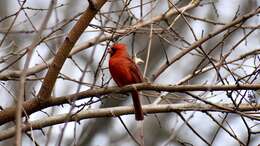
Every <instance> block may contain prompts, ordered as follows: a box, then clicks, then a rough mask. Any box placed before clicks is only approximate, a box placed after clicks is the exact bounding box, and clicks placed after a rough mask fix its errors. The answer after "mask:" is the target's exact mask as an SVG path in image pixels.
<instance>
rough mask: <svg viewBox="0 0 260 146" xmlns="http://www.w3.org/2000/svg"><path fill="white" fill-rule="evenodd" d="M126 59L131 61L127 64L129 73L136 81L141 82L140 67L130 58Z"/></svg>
mask: <svg viewBox="0 0 260 146" xmlns="http://www.w3.org/2000/svg"><path fill="white" fill-rule="evenodd" d="M128 60H129V61H130V62H131V63H130V64H129V70H130V73H131V75H132V76H133V79H134V81H135V82H136V83H141V82H143V80H144V79H143V76H142V73H141V71H140V68H139V67H138V66H137V65H136V64H135V63H134V61H133V60H132V59H130V58H128Z"/></svg>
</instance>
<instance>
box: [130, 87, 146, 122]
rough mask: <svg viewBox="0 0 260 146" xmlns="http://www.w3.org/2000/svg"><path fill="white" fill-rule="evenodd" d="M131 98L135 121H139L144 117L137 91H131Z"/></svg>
mask: <svg viewBox="0 0 260 146" xmlns="http://www.w3.org/2000/svg"><path fill="white" fill-rule="evenodd" d="M132 98H133V103H134V109H135V119H136V120H137V121H141V120H143V119H144V113H143V109H142V105H141V102H140V99H139V95H138V92H137V91H133V92H132Z"/></svg>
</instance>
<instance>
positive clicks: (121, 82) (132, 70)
mask: <svg viewBox="0 0 260 146" xmlns="http://www.w3.org/2000/svg"><path fill="white" fill-rule="evenodd" d="M108 52H109V53H110V54H111V56H110V59H109V71H110V73H111V76H112V78H113V79H114V81H115V82H116V84H117V85H118V86H119V87H122V86H125V85H130V84H135V83H141V82H143V76H142V74H141V71H140V69H139V68H138V66H137V65H136V64H135V63H134V61H133V60H132V59H131V58H130V57H129V55H128V53H127V46H126V45H125V44H121V43H117V44H114V45H113V46H112V47H111V48H109V51H108ZM131 93H132V98H133V102H134V109H135V119H136V120H137V121H140V120H143V119H144V114H143V110H142V107H141V102H140V99H139V95H138V92H137V91H132V92H131Z"/></svg>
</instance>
